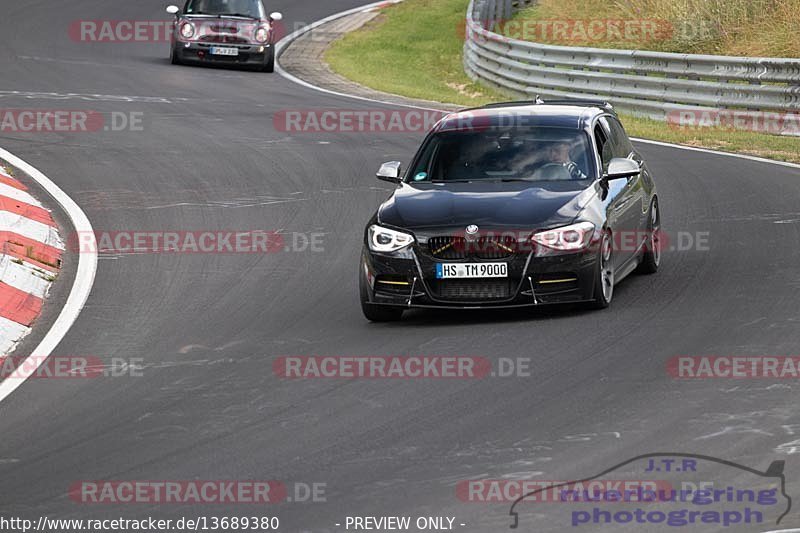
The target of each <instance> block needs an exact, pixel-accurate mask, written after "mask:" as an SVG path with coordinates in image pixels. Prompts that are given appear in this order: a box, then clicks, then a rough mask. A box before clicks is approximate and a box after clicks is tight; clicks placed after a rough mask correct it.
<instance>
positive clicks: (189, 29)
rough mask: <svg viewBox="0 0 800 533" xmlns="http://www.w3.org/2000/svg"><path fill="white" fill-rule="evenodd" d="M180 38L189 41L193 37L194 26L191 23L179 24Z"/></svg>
mask: <svg viewBox="0 0 800 533" xmlns="http://www.w3.org/2000/svg"><path fill="white" fill-rule="evenodd" d="M181 37H183V38H184V39H191V38H192V37H194V25H193V24H192V23H191V22H184V23H183V24H181Z"/></svg>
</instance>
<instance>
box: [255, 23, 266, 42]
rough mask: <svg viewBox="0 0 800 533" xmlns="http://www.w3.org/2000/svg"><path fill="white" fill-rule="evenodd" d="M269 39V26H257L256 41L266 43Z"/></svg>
mask: <svg viewBox="0 0 800 533" xmlns="http://www.w3.org/2000/svg"><path fill="white" fill-rule="evenodd" d="M267 39H269V28H265V27H264V26H259V27H258V28H256V41H258V42H260V43H265V42H267Z"/></svg>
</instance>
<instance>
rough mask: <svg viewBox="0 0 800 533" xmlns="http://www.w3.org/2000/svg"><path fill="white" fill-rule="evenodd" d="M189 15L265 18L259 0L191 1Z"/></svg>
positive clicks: (187, 11) (187, 9)
mask: <svg viewBox="0 0 800 533" xmlns="http://www.w3.org/2000/svg"><path fill="white" fill-rule="evenodd" d="M185 12H186V14H187V15H222V16H226V15H227V16H235V17H247V18H253V19H260V18H264V12H263V9H262V7H261V2H260V1H259V0H190V1H189V2H188V3H187V4H186V10H185Z"/></svg>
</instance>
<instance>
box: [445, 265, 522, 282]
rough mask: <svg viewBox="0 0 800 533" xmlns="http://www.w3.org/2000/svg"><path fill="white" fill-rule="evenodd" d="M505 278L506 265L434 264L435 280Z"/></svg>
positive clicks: (506, 272)
mask: <svg viewBox="0 0 800 533" xmlns="http://www.w3.org/2000/svg"><path fill="white" fill-rule="evenodd" d="M507 277H508V263H436V278H437V279H458V278H507Z"/></svg>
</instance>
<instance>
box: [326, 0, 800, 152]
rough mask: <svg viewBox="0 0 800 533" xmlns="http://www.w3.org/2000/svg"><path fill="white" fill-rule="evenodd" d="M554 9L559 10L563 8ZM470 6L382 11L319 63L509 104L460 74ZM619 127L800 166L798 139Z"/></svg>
mask: <svg viewBox="0 0 800 533" xmlns="http://www.w3.org/2000/svg"><path fill="white" fill-rule="evenodd" d="M547 1H549V0H547ZM559 1H560V2H561V4H560V5H567V4H568V3H567V2H563V0H559ZM584 1H589V0H584ZM629 1H630V2H644V1H652V2H659V1H660V0H629ZM681 1H683V2H686V1H694V0H681ZM698 1H699V0H698ZM709 1H710V0H709ZM714 1H716V0H714ZM732 1H734V2H735V1H738V0H732ZM759 1H761V0H759ZM787 1H788V0H787ZM796 1H798V2H800V0H796ZM468 3H469V2H468V0H406V1H405V2H403V3H401V4H397V5H396V6H393V7H389V8H386V9H385V10H384V12H383V14H382V15H381V16H380V17H378V18H377V19H375V20H374V21H373V22H371V23H369V24H368V25H366V26H364V27H363V28H361V29H359V30H357V31H355V32H352V33H350V34H348V35H346V36H345V37H344V38H343V39H341V40H339V41H337V42H335V43H333V45H332V46H331V48H330V49H329V50H328V51H327V52H326V54H325V60H326V61H327V62H328V63H329V64H330V66H331V68H333V70H334V71H336V72H338V73H339V74H341V75H343V76H345V77H347V78H350V79H352V80H354V81H356V82H358V83H360V84H362V85H365V86H367V87H372V88H373V89H377V90H380V91H385V92H389V93H394V94H399V95H403V96H407V97H411V98H419V99H424V100H433V101H438V102H446V103H453V104H458V105H463V106H476V105H482V104H485V103H488V102H495V101H503V100H509V99H510V98H509V97H508V96H505V95H502V94H500V93H498V92H496V91H493V90H492V89H489V88H485V87H482V86H480V85H477V84H475V83H473V82H472V81H471V80H470V79H469V78H468V77H467V75H466V74H465V73H464V68H463V66H462V48H463V45H464V33H463V25H464V22H463V20H464V17H465V14H466V10H467V4H468ZM798 41H800V40H798ZM622 119H623V123H624V124H625V127H626V129H627V130H628V133H629V134H630V135H631V136H633V137H642V138H647V139H654V140H658V141H664V142H671V143H676V144H685V145H690V146H696V147H703V148H711V149H715V150H722V151H729V152H740V153H746V154H751V155H756V156H760V157H767V158H770V159H777V160H781V161H792V162H796V163H800V139H797V138H792V137H779V136H774V135H766V134H759V133H754V132H749V131H738V130H736V131H734V130H729V129H725V128H702V129H678V128H674V127H670V126H668V125H666V124H665V123H663V122H658V121H654V120H649V119H642V118H638V117H633V116H626V115H622Z"/></svg>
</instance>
